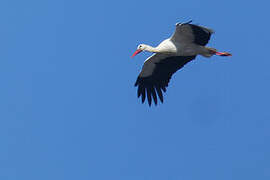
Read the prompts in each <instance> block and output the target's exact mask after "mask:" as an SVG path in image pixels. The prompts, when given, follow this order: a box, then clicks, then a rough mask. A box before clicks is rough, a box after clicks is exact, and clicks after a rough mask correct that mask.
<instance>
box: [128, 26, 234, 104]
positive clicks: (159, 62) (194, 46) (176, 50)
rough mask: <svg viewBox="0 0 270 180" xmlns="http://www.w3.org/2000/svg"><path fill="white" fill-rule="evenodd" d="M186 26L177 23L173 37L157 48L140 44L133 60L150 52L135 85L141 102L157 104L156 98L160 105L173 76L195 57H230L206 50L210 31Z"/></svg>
mask: <svg viewBox="0 0 270 180" xmlns="http://www.w3.org/2000/svg"><path fill="white" fill-rule="evenodd" d="M191 22H192V21H188V22H186V23H176V25H175V32H174V33H173V35H172V36H171V37H170V38H168V39H165V40H164V41H162V42H161V43H160V44H159V45H158V46H157V47H152V46H149V45H146V44H140V45H139V46H138V47H137V50H136V51H135V52H134V54H133V55H132V57H134V56H135V55H137V54H139V53H140V52H142V51H148V52H153V53H154V54H153V55H151V56H150V57H149V58H147V59H146V60H145V62H144V64H143V67H142V70H141V72H140V74H139V76H138V78H137V80H136V82H135V87H136V86H138V90H137V95H138V98H140V97H141V99H142V103H144V101H145V99H146V97H147V100H148V104H149V106H151V103H152V99H153V101H154V103H155V105H157V102H158V98H157V96H158V97H159V99H160V101H161V102H162V103H163V92H166V87H168V83H169V81H170V79H171V77H172V75H173V74H174V73H175V72H176V71H177V70H179V69H181V68H182V67H183V66H184V65H185V64H187V63H188V62H190V61H192V60H193V59H195V58H196V56H197V55H202V56H204V57H211V56H213V55H218V56H231V54H230V53H228V52H218V51H217V50H216V49H214V48H211V47H206V46H205V45H206V44H207V43H208V41H209V39H210V37H211V35H212V34H213V31H212V30H211V29H209V28H206V27H202V26H198V25H195V24H191Z"/></svg>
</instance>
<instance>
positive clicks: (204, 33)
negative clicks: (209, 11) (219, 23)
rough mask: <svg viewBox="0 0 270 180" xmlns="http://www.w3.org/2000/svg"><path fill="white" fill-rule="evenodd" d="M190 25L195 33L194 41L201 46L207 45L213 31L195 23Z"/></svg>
mask: <svg viewBox="0 0 270 180" xmlns="http://www.w3.org/2000/svg"><path fill="white" fill-rule="evenodd" d="M188 26H190V27H191V29H192V32H193V34H194V43H196V44H198V45H201V46H205V45H206V44H207V43H208V41H209V40H210V37H211V34H212V33H213V31H212V30H210V29H207V28H204V27H201V26H197V25H194V24H188Z"/></svg>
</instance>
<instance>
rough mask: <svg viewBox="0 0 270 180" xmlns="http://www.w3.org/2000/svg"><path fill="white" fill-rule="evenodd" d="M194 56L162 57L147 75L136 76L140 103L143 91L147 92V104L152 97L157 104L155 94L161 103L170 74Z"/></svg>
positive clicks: (143, 94)
mask: <svg viewBox="0 0 270 180" xmlns="http://www.w3.org/2000/svg"><path fill="white" fill-rule="evenodd" d="M195 57H196V56H173V57H168V58H165V59H162V60H161V61H160V62H158V63H156V66H155V69H154V71H153V73H152V74H151V75H150V76H148V77H140V76H139V77H138V78H137V81H136V82H135V86H138V97H140V96H142V103H143V102H144V100H145V93H147V100H148V104H149V106H151V103H152V97H153V100H154V103H155V105H157V95H156V94H158V97H159V99H160V101H161V102H162V103H163V94H162V91H161V90H163V92H166V87H168V84H169V81H170V79H171V77H172V75H173V74H174V73H175V72H176V71H177V70H179V69H181V68H182V67H183V66H184V65H185V64H186V63H188V62H190V61H191V60H193V59H195Z"/></svg>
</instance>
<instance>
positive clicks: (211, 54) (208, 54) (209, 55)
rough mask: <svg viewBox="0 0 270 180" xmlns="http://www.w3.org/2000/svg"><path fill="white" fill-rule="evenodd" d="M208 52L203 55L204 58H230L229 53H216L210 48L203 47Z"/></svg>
mask: <svg viewBox="0 0 270 180" xmlns="http://www.w3.org/2000/svg"><path fill="white" fill-rule="evenodd" d="M205 48H206V49H207V51H208V53H206V54H204V55H203V56H205V57H211V56H213V55H218V56H232V54H231V53H228V52H218V51H217V50H216V49H215V48H211V47H205Z"/></svg>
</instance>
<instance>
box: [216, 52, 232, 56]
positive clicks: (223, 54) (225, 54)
mask: <svg viewBox="0 0 270 180" xmlns="http://www.w3.org/2000/svg"><path fill="white" fill-rule="evenodd" d="M215 54H216V55H218V56H232V54H230V53H228V52H216V53H215Z"/></svg>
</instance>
